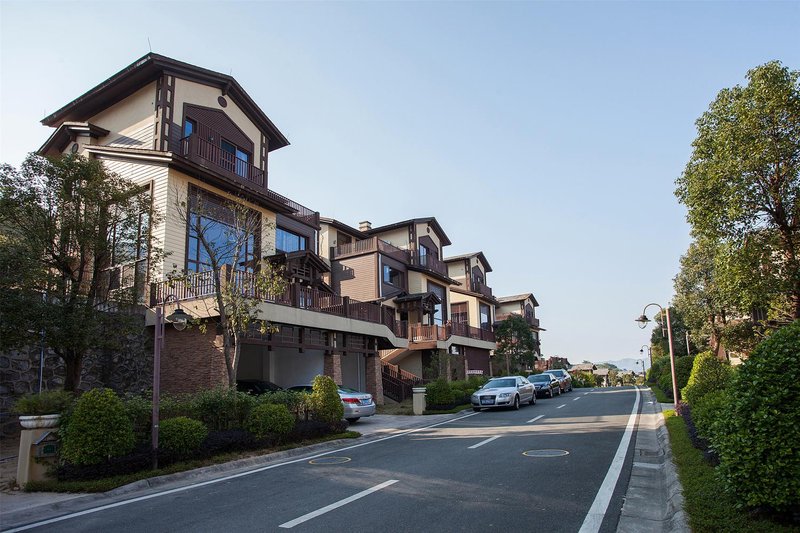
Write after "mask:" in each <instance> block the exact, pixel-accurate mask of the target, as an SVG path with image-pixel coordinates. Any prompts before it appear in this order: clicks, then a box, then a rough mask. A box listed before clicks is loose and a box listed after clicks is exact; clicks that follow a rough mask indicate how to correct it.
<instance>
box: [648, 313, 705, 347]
mask: <svg viewBox="0 0 800 533" xmlns="http://www.w3.org/2000/svg"><path fill="white" fill-rule="evenodd" d="M669 317H670V325H671V326H672V350H673V353H674V354H675V357H682V356H684V355H688V352H687V351H686V325H685V324H684V322H683V314H682V312H681V311H680V310H679V309H677V308H675V307H671V308H670V312H669ZM662 321H663V322H662ZM655 323H656V326H655V327H654V328H653V333H652V334H651V335H650V346H651V351H652V355H653V358H658V357H661V356H664V355H669V336H668V335H667V329H666V315H662V314H661V313H659V314H657V315H656V316H655ZM689 347H690V348H692V345H691V342H690V345H689ZM694 350H695V351H696V348H694Z"/></svg>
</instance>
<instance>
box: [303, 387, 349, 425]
mask: <svg viewBox="0 0 800 533" xmlns="http://www.w3.org/2000/svg"><path fill="white" fill-rule="evenodd" d="M312 387H313V390H312V392H311V396H310V397H309V399H308V402H309V405H310V406H311V411H312V413H313V416H314V419H315V420H320V421H322V422H326V423H328V424H336V423H337V422H339V421H340V420H341V419H342V417H344V406H343V405H342V399H341V397H340V396H339V388H338V387H337V386H336V383H335V382H334V381H333V379H332V378H331V377H329V376H317V377H315V378H314V382H313V383H312Z"/></svg>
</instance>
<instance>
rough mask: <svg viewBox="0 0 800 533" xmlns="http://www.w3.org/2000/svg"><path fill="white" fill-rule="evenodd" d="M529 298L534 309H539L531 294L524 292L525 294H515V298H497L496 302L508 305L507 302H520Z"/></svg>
mask: <svg viewBox="0 0 800 533" xmlns="http://www.w3.org/2000/svg"><path fill="white" fill-rule="evenodd" d="M528 298H530V299H531V300H532V301H533V306H534V307H539V302H537V301H536V298H535V297H534V296H533V293H531V292H526V293H525V294H517V295H515V296H498V297H497V301H498V302H500V303H501V304H504V303H509V302H521V301H523V300H527V299H528Z"/></svg>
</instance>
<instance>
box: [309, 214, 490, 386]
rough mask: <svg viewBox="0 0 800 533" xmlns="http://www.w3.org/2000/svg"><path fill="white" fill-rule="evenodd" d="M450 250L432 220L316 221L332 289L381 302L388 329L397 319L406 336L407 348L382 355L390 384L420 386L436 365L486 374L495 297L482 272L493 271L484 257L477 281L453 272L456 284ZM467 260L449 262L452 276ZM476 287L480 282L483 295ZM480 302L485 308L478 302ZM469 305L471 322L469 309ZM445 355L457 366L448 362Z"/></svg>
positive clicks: (458, 374)
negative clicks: (399, 380)
mask: <svg viewBox="0 0 800 533" xmlns="http://www.w3.org/2000/svg"><path fill="white" fill-rule="evenodd" d="M449 245H450V239H449V238H448V236H447V234H446V233H445V232H444V230H443V229H442V227H441V225H440V224H439V222H438V221H437V220H436V218H435V217H425V218H415V219H409V220H404V221H401V222H396V223H392V224H388V225H384V226H379V227H373V226H372V224H371V223H370V222H368V221H364V222H361V223H360V224H359V227H358V228H357V229H356V228H355V227H353V226H350V225H347V224H345V223H343V222H341V221H338V220H335V219H330V218H324V217H323V218H322V219H321V229H320V248H321V249H325V250H328V258H327V260H328V262H329V263H330V265H331V268H330V270H331V272H330V274H329V283H330V285H331V287H332V288H333V290H334V291H335V292H337V293H340V294H342V295H344V296H347V297H350V298H358V299H360V300H362V301H366V302H376V303H380V304H381V305H382V306H383V307H384V313H386V317H385V318H386V321H387V323H388V322H391V321H397V322H398V323H399V326H398V330H400V331H404V332H405V333H406V334H407V340H408V343H407V345H405V346H396V347H394V348H391V349H387V350H383V351H382V352H381V359H382V362H383V365H384V370H385V376H386V378H387V380H388V379H389V378H390V377H391V376H389V374H392V375H403V376H405V379H407V380H412V381H414V380H416V381H419V380H421V379H422V377H423V375H424V374H425V371H426V369H427V368H430V367H431V365H434V364H439V363H440V362H441V363H442V365H443V366H442V368H441V369H440V370H442V371H444V372H446V373H447V374H448V375H451V376H452V377H464V376H466V375H467V374H468V373H481V374H483V373H486V374H488V373H490V367H489V364H488V361H489V353H490V351H491V350H493V349H494V347H495V344H494V332H493V330H492V325H491V324H492V315H493V305H491V302H492V301H493V299H492V297H491V289H489V288H488V286H486V285H485V273H486V272H487V271H490V270H491V267H489V266H488V263H486V261H485V258H483V259H482V260H481V261H482V263H481V265H480V266H478V269H477V270H476V272H478V271H480V272H481V273H482V274H480V277H476V278H475V280H474V281H473V280H472V279H466V277H465V276H464V275H463V274H458V276H459V277H460V278H461V280H459V279H455V278H454V277H453V275H456V274H453V275H451V271H450V263H449V261H450V260H449V259H448V260H446V261H445V260H442V257H443V248H444V247H445V246H449ZM480 255H481V256H482V254H480ZM464 259H466V258H460V259H457V260H454V261H453V262H452V264H453V265H454V266H453V272H455V271H457V270H458V268H456V266H455V265H456V262H457V261H461V262H462V263H463V260H464ZM466 260H467V263H469V264H472V263H473V261H471V260H469V259H466ZM459 264H461V263H459ZM476 276H477V274H476ZM478 279H480V280H481V281H478ZM477 283H482V285H481V286H480V287H481V288H480V289H479V288H478V285H477ZM476 291H477V292H476ZM480 291H482V292H480ZM487 292H488V294H489V296H487V295H486V294H485V293H487ZM477 299H481V300H482V301H484V302H486V303H483V304H478V303H477ZM471 300H474V311H473V312H472V318H471V322H470V318H469V316H470V315H469V311H468V307H467V306H468V305H469V302H470V301H471ZM481 313H482V314H481ZM481 317H483V327H481V323H480V320H481ZM445 355H448V357H445ZM449 356H456V357H455V359H458V361H459V362H457V363H455V364H453V363H452V361H451V359H453V358H451V357H449ZM478 360H480V362H478ZM385 385H387V382H386V381H385Z"/></svg>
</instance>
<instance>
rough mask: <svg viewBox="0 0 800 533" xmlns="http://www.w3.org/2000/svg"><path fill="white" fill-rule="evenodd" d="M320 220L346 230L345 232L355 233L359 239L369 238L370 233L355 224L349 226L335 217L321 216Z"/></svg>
mask: <svg viewBox="0 0 800 533" xmlns="http://www.w3.org/2000/svg"><path fill="white" fill-rule="evenodd" d="M319 221H320V222H321V223H323V224H327V225H329V226H331V227H332V228H336V229H339V230H342V231H344V232H345V233H350V234H352V235H355V236H356V237H357V238H359V239H366V238H368V235H367V234H366V233H364V232H363V231H361V230H359V229H356V228H354V227H353V226H348V225H347V224H345V223H344V222H341V221H339V220H336V219H335V218H327V217H319Z"/></svg>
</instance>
